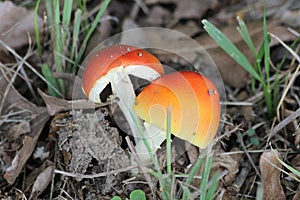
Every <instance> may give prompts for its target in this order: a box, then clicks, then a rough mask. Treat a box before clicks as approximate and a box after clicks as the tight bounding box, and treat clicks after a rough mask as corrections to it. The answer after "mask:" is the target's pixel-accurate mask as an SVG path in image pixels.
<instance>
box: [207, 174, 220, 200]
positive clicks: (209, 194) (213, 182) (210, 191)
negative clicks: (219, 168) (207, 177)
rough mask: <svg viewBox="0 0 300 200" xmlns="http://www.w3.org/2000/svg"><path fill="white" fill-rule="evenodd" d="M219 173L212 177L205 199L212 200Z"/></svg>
mask: <svg viewBox="0 0 300 200" xmlns="http://www.w3.org/2000/svg"><path fill="white" fill-rule="evenodd" d="M218 180H219V173H216V174H214V175H213V177H212V180H211V185H210V187H209V188H208V191H207V195H206V199H207V200H213V199H214V196H215V193H216V190H217V187H218Z"/></svg>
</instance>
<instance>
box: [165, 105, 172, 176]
mask: <svg viewBox="0 0 300 200" xmlns="http://www.w3.org/2000/svg"><path fill="white" fill-rule="evenodd" d="M171 112H172V107H171V106H170V107H169V108H168V110H167V131H166V134H167V137H166V138H167V143H166V151H167V173H168V177H169V178H171V175H172V168H171V166H172V161H171V154H172V152H171V151H172V150H171Z"/></svg>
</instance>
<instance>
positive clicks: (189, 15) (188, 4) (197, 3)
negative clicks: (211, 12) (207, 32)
mask: <svg viewBox="0 0 300 200" xmlns="http://www.w3.org/2000/svg"><path fill="white" fill-rule="evenodd" d="M145 3H146V4H148V5H153V4H159V3H161V4H175V5H176V9H175V11H174V17H175V18H177V19H199V18H201V17H202V16H203V14H204V13H205V12H206V11H207V10H208V9H209V8H212V6H216V5H215V4H217V2H216V1H211V0H185V1H182V0H146V1H145Z"/></svg>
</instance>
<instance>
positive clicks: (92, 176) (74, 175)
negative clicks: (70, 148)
mask: <svg viewBox="0 0 300 200" xmlns="http://www.w3.org/2000/svg"><path fill="white" fill-rule="evenodd" d="M137 167H138V166H128V167H124V168H122V169H116V170H112V171H109V172H101V173H97V174H78V173H72V172H65V171H62V170H58V169H54V173H56V174H61V175H64V176H69V177H73V178H78V179H83V178H86V179H93V178H99V177H103V176H109V175H114V174H119V173H122V172H126V171H130V170H132V169H135V168H137Z"/></svg>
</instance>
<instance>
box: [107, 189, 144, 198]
mask: <svg viewBox="0 0 300 200" xmlns="http://www.w3.org/2000/svg"><path fill="white" fill-rule="evenodd" d="M110 200H122V199H121V197H120V196H114V197H113V198H111V199H110ZM126 200H128V198H126ZM129 200H146V194H145V192H144V191H143V190H133V191H132V192H131V193H130V196H129Z"/></svg>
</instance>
